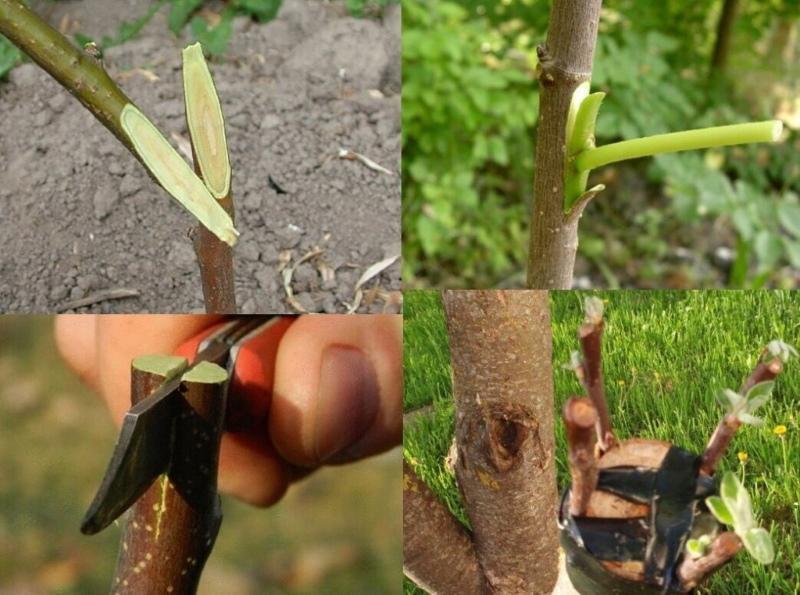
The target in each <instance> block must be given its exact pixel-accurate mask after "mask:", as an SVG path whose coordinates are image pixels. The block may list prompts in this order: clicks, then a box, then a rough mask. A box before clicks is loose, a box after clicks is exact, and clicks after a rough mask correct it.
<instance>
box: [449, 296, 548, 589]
mask: <svg viewBox="0 0 800 595" xmlns="http://www.w3.org/2000/svg"><path fill="white" fill-rule="evenodd" d="M443 298H444V305H445V310H446V316H447V327H448V336H449V340H450V353H451V357H452V366H453V392H454V396H455V402H456V432H455V433H456V443H457V448H458V457H457V462H456V465H455V467H456V477H457V479H458V485H459V488H460V489H461V492H462V495H463V497H464V503H465V506H466V509H467V513H468V515H469V518H470V521H471V524H472V527H473V535H474V539H475V548H476V551H477V554H478V561H479V563H480V565H481V568H482V569H483V573H484V576H485V577H486V580H487V581H488V583H489V585H490V587H491V589H492V590H493V591H496V592H499V593H507V594H516V593H520V594H521V593H528V594H530V593H550V592H551V590H552V588H553V585H554V584H555V582H556V578H557V575H558V532H557V527H556V523H555V522H553V520H554V519H555V518H556V507H557V494H556V482H555V465H554V456H553V449H554V445H553V408H554V405H553V384H552V382H553V380H552V364H551V361H552V347H551V338H550V315H549V309H548V308H549V305H548V296H547V293H546V292H531V291H507V292H503V291H446V292H444V294H443ZM532 560H534V561H535V563H531V561H532Z"/></svg>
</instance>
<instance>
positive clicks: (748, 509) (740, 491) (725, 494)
mask: <svg viewBox="0 0 800 595" xmlns="http://www.w3.org/2000/svg"><path fill="white" fill-rule="evenodd" d="M720 494H721V496H722V499H723V500H724V502H725V506H727V508H728V510H729V511H730V514H731V517H732V518H733V530H734V531H736V534H737V535H739V536H741V535H742V534H743V533H744V532H745V531H747V530H748V529H751V528H752V527H753V525H754V524H755V520H754V519H753V507H752V503H751V502H750V494H748V493H747V490H746V489H745V487H744V485H742V482H741V481H739V478H738V477H737V476H736V475H735V474H734V473H731V472H730V471H726V472H725V475H724V476H723V477H722V485H721V486H720Z"/></svg>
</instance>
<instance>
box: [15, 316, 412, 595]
mask: <svg viewBox="0 0 800 595" xmlns="http://www.w3.org/2000/svg"><path fill="white" fill-rule="evenodd" d="M0 379H2V385H0V595H12V594H13V595H38V594H45V593H59V594H65V595H66V594H72V593H75V594H78V593H81V594H85V593H106V592H108V588H109V585H110V580H111V577H112V574H113V571H114V566H115V562H116V556H117V542H118V538H119V533H120V527H119V526H116V525H112V526H111V527H109V528H108V529H106V530H105V531H103V532H102V533H100V534H98V535H96V536H93V537H86V536H84V535H82V534H81V533H80V532H79V530H78V527H79V525H80V520H81V518H82V516H83V514H84V512H85V509H86V507H87V506H88V505H89V502H90V501H91V498H92V496H93V495H94V492H95V490H96V489H97V487H98V486H99V482H100V479H101V478H102V475H103V472H104V471H105V467H106V465H107V463H108V459H109V457H110V456H111V452H112V449H113V446H114V443H115V441H116V435H117V432H116V429H115V428H114V427H113V424H112V422H111V418H110V416H109V414H108V413H107V411H106V409H105V407H104V406H103V405H102V404H101V402H100V401H99V399H97V398H96V397H95V396H94V395H93V394H92V393H91V392H90V391H89V390H88V389H86V388H85V387H84V386H83V385H82V384H81V383H80V382H79V380H78V379H77V378H76V377H75V376H74V375H73V374H72V373H71V372H69V371H68V370H67V369H66V368H65V367H64V365H63V364H62V363H61V360H60V359H59V357H58V355H57V353H56V351H55V346H54V343H53V339H52V319H51V318H48V317H34V316H24V317H23V316H0ZM399 469H400V450H399V449H395V450H394V451H392V452H389V453H387V454H384V455H382V456H379V457H375V458H372V459H369V460H367V461H364V462H362V463H359V464H356V465H348V466H344V467H336V468H332V469H324V470H322V471H319V472H317V473H315V474H313V475H312V476H310V477H309V478H308V479H306V480H304V481H302V482H300V483H298V484H296V485H294V486H293V487H292V488H290V490H289V492H288V494H287V496H286V498H285V499H284V500H283V501H281V502H280V503H279V504H278V505H277V506H275V507H273V508H270V509H268V510H260V509H256V508H252V507H249V506H246V505H244V504H240V503H239V502H237V501H235V500H233V499H231V498H226V497H224V496H223V511H224V521H223V524H222V529H221V531H220V535H219V538H218V540H217V544H216V547H215V548H214V551H213V553H212V554H211V558H210V559H209V561H208V564H207V565H206V570H205V572H204V574H203V581H202V583H201V588H200V593H201V594H203V593H205V594H209V595H210V594H212V593H213V594H216V593H226V594H227V595H250V594H253V595H255V594H259V595H261V594H284V593H286V594H290V593H291V594H306V593H308V594H310V593H315V594H317V593H348V594H350V593H399V592H400V588H401V584H402V581H401V576H402V570H401V559H402V553H401V543H402V529H401V514H400V507H401V490H400V472H399Z"/></svg>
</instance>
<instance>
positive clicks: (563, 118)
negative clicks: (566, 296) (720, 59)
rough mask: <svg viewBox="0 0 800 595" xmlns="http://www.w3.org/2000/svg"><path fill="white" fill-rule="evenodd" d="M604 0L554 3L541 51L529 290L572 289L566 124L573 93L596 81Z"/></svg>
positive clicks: (573, 244) (573, 222) (574, 226)
mask: <svg viewBox="0 0 800 595" xmlns="http://www.w3.org/2000/svg"><path fill="white" fill-rule="evenodd" d="M600 5H601V0H554V2H553V7H552V9H551V12H550V26H549V30H548V33H547V42H546V44H545V45H543V46H541V47H540V49H539V60H540V62H539V88H540V92H539V123H538V132H537V138H536V177H535V180H534V199H533V205H532V209H531V233H530V245H529V251H528V287H531V288H536V289H569V288H570V287H571V286H572V271H573V267H574V266H575V253H576V251H577V249H578V218H577V217H573V218H569V217H567V216H566V215H565V213H564V204H565V201H564V173H565V167H566V157H567V156H566V138H565V135H566V123H567V113H568V111H569V106H570V101H571V100H572V93H573V91H574V90H575V88H576V87H577V86H578V85H579V84H580V83H582V82H584V81H587V80H589V79H590V78H591V73H592V61H593V59H594V47H595V43H596V42H597V26H598V22H599V19H600Z"/></svg>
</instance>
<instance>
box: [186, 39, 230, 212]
mask: <svg viewBox="0 0 800 595" xmlns="http://www.w3.org/2000/svg"><path fill="white" fill-rule="evenodd" d="M183 92H184V97H185V101H186V121H187V123H188V125H189V133H190V134H191V136H192V146H193V147H194V155H195V159H196V160H197V164H198V165H199V167H200V172H201V173H202V177H203V180H204V181H205V183H206V186H207V187H208V189H209V191H210V192H211V194H212V195H214V197H215V198H217V199H221V198H225V197H226V196H227V195H228V192H229V190H230V184H231V167H230V162H229V160H228V145H227V142H226V140H225V124H224V121H223V118H222V108H221V107H220V103H219V97H218V96H217V90H216V88H215V87H214V81H213V80H212V79H211V73H210V72H209V70H208V64H206V60H205V58H204V57H203V49H202V48H201V46H200V44H199V43H195V44H193V45H190V46H188V47H187V48H186V49H184V50H183Z"/></svg>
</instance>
